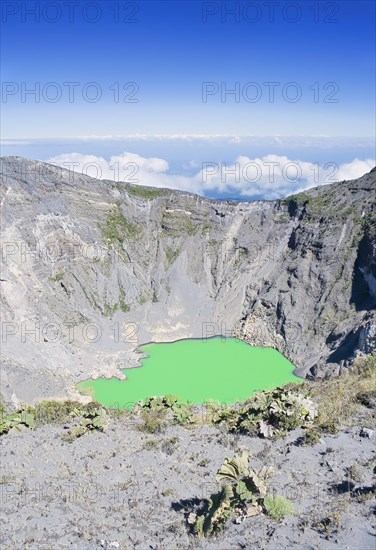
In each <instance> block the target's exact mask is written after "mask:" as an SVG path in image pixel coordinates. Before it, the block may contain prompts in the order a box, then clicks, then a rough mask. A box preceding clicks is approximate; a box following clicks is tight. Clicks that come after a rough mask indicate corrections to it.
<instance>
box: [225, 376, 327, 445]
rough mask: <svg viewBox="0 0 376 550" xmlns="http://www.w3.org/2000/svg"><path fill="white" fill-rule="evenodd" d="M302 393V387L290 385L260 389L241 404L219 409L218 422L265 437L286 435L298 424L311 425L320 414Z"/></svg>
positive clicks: (231, 430)
mask: <svg viewBox="0 0 376 550" xmlns="http://www.w3.org/2000/svg"><path fill="white" fill-rule="evenodd" d="M307 394H308V391H306V392H305V393H301V389H300V387H299V388H298V387H297V386H294V385H287V386H284V387H282V388H276V389H275V390H273V391H271V392H260V393H259V394H257V395H255V396H254V397H252V398H251V399H249V400H248V401H246V402H245V403H244V404H242V405H240V407H238V408H232V407H229V408H227V409H225V410H220V411H219V412H218V416H217V419H216V422H217V423H219V424H225V425H226V426H227V427H228V429H229V431H230V432H233V433H249V434H251V435H260V436H263V437H266V438H269V437H273V436H276V435H283V434H285V433H286V432H288V431H290V430H293V429H294V428H298V427H308V426H311V425H312V424H313V421H314V420H315V418H316V417H317V414H318V412H317V405H316V404H315V403H314V402H313V401H312V399H311V398H310V397H308V395H307Z"/></svg>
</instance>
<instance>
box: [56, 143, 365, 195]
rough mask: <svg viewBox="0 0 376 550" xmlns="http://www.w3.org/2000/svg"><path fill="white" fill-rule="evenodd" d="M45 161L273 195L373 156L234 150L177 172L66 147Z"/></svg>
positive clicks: (207, 189) (210, 189)
mask: <svg viewBox="0 0 376 550" xmlns="http://www.w3.org/2000/svg"><path fill="white" fill-rule="evenodd" d="M48 162H50V163H52V164H56V165H59V166H62V167H63V168H68V169H70V170H74V171H75V172H81V173H84V174H87V175H89V176H92V177H95V178H98V179H106V180H115V181H119V182H121V181H123V182H129V183H134V184H137V185H146V186H152V187H167V188H170V189H180V190H183V191H188V192H190V193H197V194H200V195H205V196H208V197H210V196H215V197H218V196H219V197H220V196H224V197H228V196H230V195H232V196H234V197H243V198H244V199H247V198H260V199H261V198H263V199H275V198H280V197H284V196H287V195H289V194H291V193H295V192H297V191H303V190H305V189H308V188H310V187H315V186H317V185H325V184H330V183H334V182H336V181H343V180H351V179H356V178H358V177H360V176H362V175H363V174H365V173H367V172H369V171H370V170H371V169H372V168H373V167H374V166H375V160H374V159H364V160H360V159H357V158H356V159H354V160H353V161H352V162H349V163H344V164H340V165H337V164H335V163H334V162H328V163H326V164H321V165H319V164H318V163H312V162H307V161H301V160H297V159H295V160H293V159H289V158H288V157H287V156H282V155H275V154H273V155H265V156H263V157H260V158H250V157H248V156H244V155H240V156H238V157H237V158H236V159H235V160H234V161H233V162H232V163H214V162H203V163H201V164H200V165H199V166H197V164H196V163H195V162H194V161H191V162H190V166H191V167H197V172H195V173H193V174H191V175H179V174H173V173H171V172H170V168H169V164H168V162H167V161H166V160H164V159H161V158H156V157H149V158H146V157H142V156H140V155H137V154H135V153H128V152H124V153H122V154H121V155H113V156H111V158H110V159H109V160H106V159H105V158H103V157H100V156H95V155H84V154H81V153H66V154H62V155H58V156H55V157H51V158H50V159H49V160H48Z"/></svg>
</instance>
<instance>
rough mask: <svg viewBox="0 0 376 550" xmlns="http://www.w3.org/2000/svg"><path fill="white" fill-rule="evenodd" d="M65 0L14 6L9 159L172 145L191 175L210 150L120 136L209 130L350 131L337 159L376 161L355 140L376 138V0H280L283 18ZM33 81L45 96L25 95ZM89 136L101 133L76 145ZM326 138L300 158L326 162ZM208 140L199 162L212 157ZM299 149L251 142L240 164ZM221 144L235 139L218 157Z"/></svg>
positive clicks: (240, 8)
mask: <svg viewBox="0 0 376 550" xmlns="http://www.w3.org/2000/svg"><path fill="white" fill-rule="evenodd" d="M67 4H68V5H69V2H68V3H58V2H51V1H49V2H47V1H46V2H43V1H42V2H5V1H4V2H3V5H2V21H3V23H2V30H3V32H2V57H3V59H2V66H3V71H2V80H3V87H2V127H1V133H2V136H3V139H5V140H6V141H5V143H3V147H2V154H20V155H26V156H29V157H33V155H34V158H40V159H43V160H47V159H48V158H50V156H56V155H59V154H66V153H73V152H81V153H82V154H92V155H102V156H104V157H106V158H107V159H108V158H109V156H110V155H111V154H118V153H119V152H120V151H118V149H119V148H120V149H122V150H123V152H124V151H133V152H136V151H137V152H138V154H140V155H143V154H147V155H149V156H158V155H161V154H162V153H163V155H164V156H163V158H165V159H166V160H167V161H168V162H169V165H170V167H172V168H173V169H179V167H178V164H179V163H180V169H181V170H182V171H183V170H184V166H183V165H184V163H185V165H187V164H189V163H192V162H196V161H197V160H198V156H199V155H197V154H194V151H192V150H191V149H192V147H191V146H190V147H188V148H187V156H186V158H182V151H181V140H180V142H179V143H180V145H178V146H177V149H178V150H179V152H178V153H176V147H174V146H172V143H171V140H170V147H169V149H168V150H163V151H161V150H160V141H158V140H155V141H154V145H155V150H153V147H149V149H150V151H149V149H148V148H146V149H148V151H146V149H145V143H144V144H143V148H142V147H140V142H139V141H137V140H135V141H134V142H131V141H130V140H129V139H128V140H126V141H125V142H124V143H121V140H120V142H119V138H117V137H116V136H129V135H134V134H146V135H148V136H155V135H160V134H162V135H172V134H173V135H196V134H200V135H202V134H203V135H209V136H210V135H222V136H223V135H226V136H228V135H230V136H240V137H242V136H326V139H327V137H333V138H334V137H337V136H345V137H347V138H351V139H352V140H353V142H351V139H350V141H349V142H347V143H346V148H342V150H341V153H340V154H339V155H338V157H337V158H335V159H333V161H336V162H338V163H341V162H351V161H352V160H354V159H355V158H360V159H363V158H374V154H372V153H373V151H372V149H373V142H372V140H371V141H368V148H367V149H361V150H360V151H359V150H358V148H357V139H358V138H359V137H362V138H364V137H368V138H372V137H373V136H374V135H375V102H374V96H375V72H376V68H375V49H376V48H375V25H374V20H375V3H374V2H371V1H361V0H357V1H343V0H340V1H338V2H326V1H325V2H314V1H313V0H312V1H310V0H307V1H303V2H282V1H276V2H275V6H274V12H273V14H271V12H270V6H268V3H267V2H261V1H260V2H258V1H255V2H246V1H241V2H227V1H226V2H215V1H213V2H200V1H191V2H188V1H179V2H173V1H168V2H164V1H161V2H159V1H158V2H149V1H139V2H116V1H114V2H101V1H97V2H85V1H81V2H78V6H77V5H76V4H77V2H74V3H70V8H69V6H68V5H67ZM33 6H35V8H36V13H32V11H31V10H32V7H33ZM294 6H295V7H294ZM312 7H314V8H315V9H312ZM234 10H235V13H231V12H234ZM54 19H56V21H53V20H54ZM70 19H71V20H70ZM294 19H295V20H294ZM48 83H50V84H48ZM67 83H74V85H73V84H70V85H67ZM89 83H91V84H89ZM204 83H207V84H204ZM266 83H274V84H273V85H271V84H266ZM124 86H125V89H123V88H124ZM271 86H273V87H274V94H275V95H274V100H272V98H271V96H270V95H269V94H270V89H271ZM38 87H39V88H38ZM33 88H34V89H36V90H37V92H36V95H35V94H34V95H33V94H26V90H27V89H33ZM69 88H70V93H71V97H69ZM205 90H206V91H207V92H208V93H207V94H206V96H205V95H204V99H203V92H204V93H205ZM230 90H235V91H236V93H235V94H231V93H228V94H226V91H230ZM96 94H100V95H101V97H100V99H98V101H94V97H95V95H96ZM55 98H56V101H55ZM126 98H127V99H128V102H124V101H123V100H124V99H126ZM256 99H257V100H256ZM82 136H98V138H99V139H98V140H97V141H96V142H94V141H93V140H92V141H91V142H87V141H86V142H82V141H81V142H80V141H79V140H78V141H77V138H80V137H82ZM103 136H108V138H107V141H104V140H103V139H102V137H103ZM110 137H111V139H112V140H113V141H111V139H110ZM7 138H13V139H14V138H21V141H22V140H25V139H26V138H27V140H28V144H31V145H25V144H24V145H22V144H19V141H20V139H19V140H18V141H13V142H12V143H11V144H9V142H8V141H7ZM50 138H56V139H55V142H54V145H53V146H52V147H51V141H50ZM68 138H69V139H68ZM72 138H76V141H74V140H73V141H72ZM58 143H59V145H57V144H58ZM206 143H207V144H208V142H206ZM225 143H226V141H225ZM327 144H328V141H326V142H325V143H324V141H323V143H322V144H321V145H320V144H319V146H318V147H319V149H320V147H321V149H322V152H323V153H322V155H321V154H318V153H317V147H316V148H315V147H312V148H309V147H308V148H307V147H305V148H304V155H303V156H301V157H302V158H303V157H304V159H305V160H307V161H308V160H310V161H311V162H314V161H315V160H318V161H320V162H321V161H323V160H324V158H325V154H324V151H325V150H327ZM149 145H150V141H149ZM196 145H197V147H196V149H200V147H201V157H202V156H204V157H205V156H206V157H207V158H210V157H209V155H212V154H214V153H213V152H212V149H210V147H208V146H207V145H206V146H205V144H203V142H200V141H198V142H197V144H196ZM290 145H291V144H289V147H288V146H287V145H286V147H285V149H283V148H282V149H280V148H279V151H276V150H275V149H269V150H267V148H266V149H265V150H262V151H261V150H260V147H259V148H257V147H256V145H255V143H253V146H249V148H248V149H246V148H245V145H244V142H243V144H242V145H239V149H238V150H237V151H235V150H234V153H233V155H232V158H231V160H232V161H235V158H236V156H237V155H244V154H247V155H248V156H249V157H250V158H254V156H255V155H256V154H261V153H262V154H272V153H273V152H275V153H278V154H285V155H287V156H290V158H291V155H294V156H293V157H292V158H297V154H296V153H295V152H294V151H295V150H296V148H294V147H290ZM90 147H91V149H90ZM137 147H139V149H138V150H137ZM203 147H204V150H203ZM205 147H206V150H205ZM352 147H353V151H352ZM179 148H180V149H179ZM165 149H166V148H165ZM232 149H233V147H232ZM232 149H231V150H232ZM261 149H262V148H261ZM298 149H300V147H299V146H298ZM259 150H260V151H259ZM345 150H346V154H345ZM36 151H37V155H36V154H35V152H36ZM174 151H175V152H174ZM205 151H206V152H205ZM222 151H223V144H222V145H221V147H219V148H217V149H216V152H215V155H217V157H218V158H219V157H220V156H221V154H222ZM153 153H154V154H153ZM298 156H299V155H298ZM333 156H334V155H333ZM319 157H320V158H319ZM178 159H179V163H178ZM223 160H227V159H223Z"/></svg>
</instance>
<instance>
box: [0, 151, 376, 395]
mask: <svg viewBox="0 0 376 550" xmlns="http://www.w3.org/2000/svg"><path fill="white" fill-rule="evenodd" d="M1 178H2V185H1V205H2V222H1V223H2V241H3V244H2V272H1V289H2V294H1V300H2V319H3V324H2V333H3V334H2V344H3V346H2V348H3V349H2V363H3V365H2V391H3V393H4V394H5V396H6V398H7V399H8V400H9V399H12V400H13V401H17V400H18V401H32V400H34V401H35V400H38V399H41V398H42V397H53V396H67V395H73V394H74V384H75V383H76V382H78V381H79V380H82V379H84V378H87V377H89V376H91V375H107V376H110V375H120V371H119V369H120V368H124V367H128V366H133V365H135V364H136V361H137V356H138V355H137V351H136V347H137V344H138V343H142V342H146V341H150V340H154V341H170V340H176V339H179V338H187V337H201V336H210V335H213V334H220V333H221V334H227V335H230V334H236V335H238V336H239V337H241V338H243V339H245V340H246V341H248V342H250V343H252V344H258V345H271V346H274V347H276V348H277V349H279V350H280V351H281V352H282V353H284V354H285V355H286V356H287V357H288V358H289V359H290V360H291V361H292V362H293V363H294V364H295V365H296V367H297V371H296V372H297V374H299V375H302V376H306V375H308V376H315V377H320V376H324V375H327V374H331V373H334V372H338V371H340V370H341V369H343V368H346V366H348V365H349V364H350V363H351V360H352V359H353V357H354V356H355V355H356V354H358V353H359V352H363V353H369V352H370V351H372V349H374V348H375V347H376V323H375V305H376V244H375V243H376V239H375V215H376V200H375V199H376V170H375V169H374V170H372V171H371V172H370V173H369V174H366V175H365V176H363V177H362V178H360V179H358V180H354V181H347V182H341V183H336V184H333V185H331V186H322V187H319V188H315V189H312V190H309V191H307V192H305V193H302V194H299V195H296V196H294V197H290V198H288V199H285V200H277V201H272V202H268V201H255V202H236V201H223V202H220V201H214V200H208V199H204V198H202V197H198V196H195V195H191V194H188V193H184V192H178V191H171V190H166V189H153V188H144V187H136V186H131V185H129V184H126V183H117V182H112V181H100V180H96V179H93V178H90V177H88V176H84V175H81V174H73V173H71V172H69V171H67V170H63V169H60V168H57V167H54V166H52V165H48V164H45V163H41V162H35V161H29V160H26V159H23V158H19V157H5V158H3V159H2V160H1Z"/></svg>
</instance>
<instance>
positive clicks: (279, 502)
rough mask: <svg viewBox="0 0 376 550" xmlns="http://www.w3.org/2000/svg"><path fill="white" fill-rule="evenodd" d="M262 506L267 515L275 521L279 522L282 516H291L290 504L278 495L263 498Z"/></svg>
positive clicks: (291, 507) (291, 506)
mask: <svg viewBox="0 0 376 550" xmlns="http://www.w3.org/2000/svg"><path fill="white" fill-rule="evenodd" d="M263 504H264V508H265V510H266V512H267V514H268V515H269V516H270V517H271V518H273V519H276V520H280V519H282V518H283V517H284V516H288V515H291V514H292V513H293V512H294V506H293V504H292V502H291V501H290V500H287V499H286V498H284V497H281V496H278V495H269V496H267V497H265V498H264V502H263Z"/></svg>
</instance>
